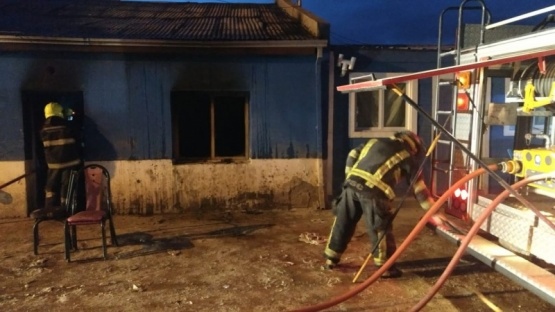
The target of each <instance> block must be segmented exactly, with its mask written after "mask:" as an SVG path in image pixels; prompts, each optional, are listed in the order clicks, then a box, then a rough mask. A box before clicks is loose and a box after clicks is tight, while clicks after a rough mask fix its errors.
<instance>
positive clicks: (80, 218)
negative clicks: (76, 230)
mask: <svg viewBox="0 0 555 312" xmlns="http://www.w3.org/2000/svg"><path fill="white" fill-rule="evenodd" d="M105 217H106V212H105V211H103V210H85V211H81V212H79V213H76V214H74V215H73V216H71V217H69V218H67V223H69V224H71V225H78V224H87V223H99V222H100V221H101V220H102V219H103V218H105Z"/></svg>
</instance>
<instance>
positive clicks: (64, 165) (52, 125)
mask: <svg viewBox="0 0 555 312" xmlns="http://www.w3.org/2000/svg"><path fill="white" fill-rule="evenodd" d="M65 112H68V111H67V110H64V108H63V107H62V106H61V105H60V104H59V103H56V102H50V103H48V104H46V106H45V107H44V117H45V118H46V119H45V121H44V125H43V127H42V129H41V132H40V135H41V139H42V144H43V146H44V156H45V159H46V163H47V165H48V172H47V176H46V186H45V203H44V204H45V208H54V207H58V206H60V205H63V204H64V203H65V201H66V195H67V187H68V183H69V176H70V173H71V170H75V169H78V168H79V167H80V165H81V159H80V157H79V147H78V146H79V145H78V143H77V142H76V138H75V136H74V134H73V132H72V130H71V127H70V126H69V125H68V123H67V121H66V117H67V116H65V114H64V113H65Z"/></svg>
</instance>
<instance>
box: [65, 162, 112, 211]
mask: <svg viewBox="0 0 555 312" xmlns="http://www.w3.org/2000/svg"><path fill="white" fill-rule="evenodd" d="M78 179H83V180H84V191H85V196H84V200H85V202H84V208H83V209H84V210H105V211H106V212H108V213H109V214H112V202H111V200H112V194H111V191H110V173H109V172H108V170H107V169H106V168H105V167H103V166H101V165H98V164H90V165H86V166H85V167H83V168H82V169H81V171H80V174H79V175H78ZM75 209H76V207H75V206H74V210H73V211H74V213H75V212H77V211H75Z"/></svg>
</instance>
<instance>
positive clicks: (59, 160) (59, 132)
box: [40, 117, 81, 169]
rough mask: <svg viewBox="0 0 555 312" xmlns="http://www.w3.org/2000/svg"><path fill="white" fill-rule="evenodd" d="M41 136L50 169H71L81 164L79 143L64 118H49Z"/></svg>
mask: <svg viewBox="0 0 555 312" xmlns="http://www.w3.org/2000/svg"><path fill="white" fill-rule="evenodd" d="M40 134H41V138H42V144H43V146H44V156H45V158H46V163H47V164H48V169H64V168H70V167H73V166H77V165H79V164H80V163H81V159H80V158H79V149H78V145H77V142H76V140H75V137H74V136H73V133H72V131H71V129H70V127H69V125H68V124H67V122H66V121H65V120H64V119H63V118H60V117H50V118H47V119H46V121H45V122H44V126H43V128H42V130H41V132H40Z"/></svg>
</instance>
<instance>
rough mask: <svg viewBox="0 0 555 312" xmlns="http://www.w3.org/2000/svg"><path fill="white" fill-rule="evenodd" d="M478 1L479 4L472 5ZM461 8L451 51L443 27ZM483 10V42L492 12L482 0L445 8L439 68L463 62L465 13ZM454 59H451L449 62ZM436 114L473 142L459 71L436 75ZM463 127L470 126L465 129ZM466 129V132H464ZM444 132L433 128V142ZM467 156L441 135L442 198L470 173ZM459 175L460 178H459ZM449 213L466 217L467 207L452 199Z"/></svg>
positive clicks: (436, 161) (437, 155)
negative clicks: (455, 204) (460, 101)
mask: <svg viewBox="0 0 555 312" xmlns="http://www.w3.org/2000/svg"><path fill="white" fill-rule="evenodd" d="M470 2H476V3H477V4H476V5H469V3H470ZM455 10H456V11H458V23H457V29H456V36H455V43H454V46H453V47H452V48H451V49H450V50H448V49H446V48H445V46H444V43H443V38H442V37H443V33H442V32H443V28H444V17H445V14H446V13H448V12H452V11H455ZM476 10H479V11H481V23H480V36H479V37H480V38H479V41H480V42H479V43H483V42H484V32H485V26H486V25H487V24H488V23H489V20H490V14H489V11H488V10H487V8H486V6H485V4H484V2H483V1H482V0H464V1H462V3H461V4H460V5H459V6H458V7H448V8H446V9H445V10H443V11H442V13H441V14H440V17H439V28H438V43H437V68H442V67H446V66H452V65H460V58H461V49H462V48H463V42H462V31H463V26H464V25H463V17H464V13H465V12H468V11H476ZM448 61H450V62H448ZM477 72H478V70H476V69H475V70H473V71H472V73H471V76H472V77H476V74H477ZM432 88H433V90H432V116H434V118H435V120H436V121H438V122H439V123H440V124H443V125H444V127H445V128H446V129H447V130H449V131H450V132H451V134H452V135H453V136H454V137H455V138H456V139H457V140H459V141H460V142H461V143H463V144H465V146H467V147H468V145H469V143H470V129H472V125H471V120H472V114H473V110H472V107H471V104H470V102H471V101H469V109H468V110H466V111H459V110H458V109H457V100H458V94H459V91H460V90H459V82H458V80H457V78H456V76H455V74H448V75H445V76H434V77H432ZM469 98H470V99H471V97H469ZM461 126H466V127H464V128H461ZM463 129H464V131H463ZM439 133H440V132H439V131H438V130H437V129H435V130H434V131H432V138H431V140H430V142H433V140H434V139H435V138H436V136H437V135H438V134H439ZM464 157H465V155H463V153H462V151H461V150H460V148H458V147H457V146H456V144H454V143H453V142H452V141H450V140H442V138H441V137H440V139H439V141H438V142H437V146H436V148H435V149H434V152H433V153H432V155H431V166H430V167H431V173H430V179H431V185H432V195H433V196H434V197H436V198H437V197H439V196H441V195H442V194H443V192H444V191H446V190H447V189H448V188H449V187H450V186H451V185H453V183H454V182H455V181H456V180H458V178H457V177H458V175H460V177H462V175H463V174H466V173H467V172H468V168H469V158H468V157H466V160H465V159H464ZM456 178H457V179H456ZM446 212H447V213H449V214H452V215H455V216H456V217H458V218H461V219H462V218H465V217H466V209H464V210H463V209H460V208H458V207H453V203H452V201H451V200H449V201H448V206H447V209H446Z"/></svg>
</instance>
